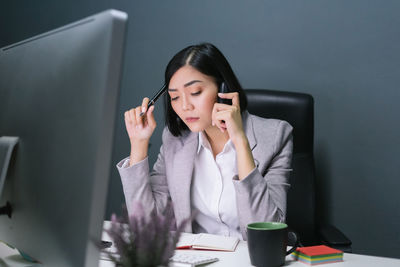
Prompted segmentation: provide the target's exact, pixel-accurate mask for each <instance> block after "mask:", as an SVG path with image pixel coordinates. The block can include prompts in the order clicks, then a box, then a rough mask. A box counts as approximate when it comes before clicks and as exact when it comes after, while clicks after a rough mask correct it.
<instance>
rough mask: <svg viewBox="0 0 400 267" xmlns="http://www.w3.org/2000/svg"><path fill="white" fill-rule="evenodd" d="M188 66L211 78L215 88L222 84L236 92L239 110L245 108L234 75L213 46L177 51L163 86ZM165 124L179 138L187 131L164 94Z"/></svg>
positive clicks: (245, 102) (169, 64) (245, 101)
mask: <svg viewBox="0 0 400 267" xmlns="http://www.w3.org/2000/svg"><path fill="white" fill-rule="evenodd" d="M185 65H190V66H191V67H193V68H195V69H196V70H198V71H200V72H201V73H203V74H205V75H208V76H210V77H213V78H214V79H215V82H216V83H217V86H218V88H219V86H220V85H221V83H222V82H224V83H225V85H226V86H227V87H228V91H229V92H238V93H239V101H240V110H241V111H242V112H243V111H244V110H246V108H247V98H246V95H245V93H244V91H243V88H242V86H241V85H240V83H239V81H238V79H237V78H236V75H235V74H234V73H233V70H232V68H231V66H230V65H229V63H228V61H227V60H226V58H225V56H224V55H223V54H222V53H221V51H219V50H218V48H216V47H215V46H214V45H212V44H210V43H201V44H198V45H191V46H188V47H186V48H184V49H183V50H181V51H179V52H178V53H177V54H176V55H175V56H174V57H173V58H172V59H171V60H170V62H169V63H168V65H167V68H166V69H165V84H166V85H167V86H168V85H169V82H170V80H171V77H172V76H173V75H174V74H175V72H177V71H178V70H179V69H180V68H182V67H183V66H185ZM164 107H165V124H166V125H167V127H168V129H169V131H170V132H171V133H172V134H173V135H174V136H180V135H181V134H182V133H183V132H184V131H187V130H189V128H188V127H187V126H186V124H185V123H184V122H183V121H182V120H181V119H180V118H179V117H178V115H177V114H176V113H175V111H174V110H173V109H172V106H171V98H170V96H169V94H164Z"/></svg>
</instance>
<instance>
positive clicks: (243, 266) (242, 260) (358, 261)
mask: <svg viewBox="0 0 400 267" xmlns="http://www.w3.org/2000/svg"><path fill="white" fill-rule="evenodd" d="M177 253H193V254H207V255H212V256H215V257H217V258H219V261H217V262H214V263H210V264H208V265H206V266H207V267H208V266H209V267H235V266H237V267H248V266H249V267H250V266H252V265H251V263H250V258H249V253H248V251H247V243H246V242H243V241H242V242H240V243H239V245H238V247H237V248H236V251H235V252H217V251H203V250H179V251H178V252H177ZM343 260H344V261H343V262H337V263H330V264H324V265H318V266H327V267H328V266H330V267H342V266H349V267H372V266H374V267H375V266H376V267H380V266H384V267H400V259H392V258H383V257H373V256H365V255H358V254H350V253H345V254H344V256H343ZM114 266H115V265H114V264H112V262H110V261H105V260H101V261H100V264H99V267H114ZM285 266H290V267H292V266H293V267H295V266H299V267H307V266H309V265H307V264H304V263H301V262H298V261H293V260H292V259H291V257H290V256H288V257H286V264H285Z"/></svg>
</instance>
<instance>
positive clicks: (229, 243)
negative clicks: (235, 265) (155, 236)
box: [176, 233, 239, 251]
mask: <svg viewBox="0 0 400 267" xmlns="http://www.w3.org/2000/svg"><path fill="white" fill-rule="evenodd" d="M238 243H239V238H237V237H233V236H221V235H213V234H205V233H201V234H189V233H182V234H181V237H180V238H179V241H178V243H177V244H176V248H177V249H203V250H219V251H235V249H236V246H237V244H238Z"/></svg>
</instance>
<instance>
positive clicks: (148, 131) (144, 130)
mask: <svg viewBox="0 0 400 267" xmlns="http://www.w3.org/2000/svg"><path fill="white" fill-rule="evenodd" d="M166 88H167V87H166V86H165V85H164V86H163V87H162V88H161V89H160V90H159V91H158V92H157V94H156V95H155V96H154V97H153V98H152V99H151V100H149V98H147V97H145V98H144V99H143V101H142V104H141V105H140V106H138V107H136V108H132V109H130V110H128V111H126V112H125V127H126V131H127V132H128V135H129V140H130V141H131V147H132V151H133V150H134V151H135V153H131V158H132V155H134V156H135V157H134V158H135V159H136V160H138V159H143V157H145V156H146V155H147V145H148V142H149V140H150V137H151V135H152V134H153V132H154V130H155V128H156V121H155V119H154V115H153V110H154V103H155V102H156V101H157V100H158V99H159V98H160V96H161V95H162V94H163V93H165V92H166ZM131 162H132V160H131Z"/></svg>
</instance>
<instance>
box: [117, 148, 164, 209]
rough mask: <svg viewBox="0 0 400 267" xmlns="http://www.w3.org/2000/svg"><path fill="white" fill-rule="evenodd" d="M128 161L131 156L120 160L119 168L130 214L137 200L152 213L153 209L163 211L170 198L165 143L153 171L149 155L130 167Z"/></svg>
mask: <svg viewBox="0 0 400 267" xmlns="http://www.w3.org/2000/svg"><path fill="white" fill-rule="evenodd" d="M126 161H129V158H126V159H124V160H122V161H120V162H119V163H118V164H117V169H118V171H119V174H120V176H121V181H122V188H123V191H124V196H125V202H126V206H127V210H128V215H129V216H131V215H132V213H133V209H134V207H135V205H134V203H135V202H140V203H141V204H142V206H143V208H144V210H145V211H146V212H149V213H150V212H151V211H152V210H153V209H156V210H157V212H162V211H163V210H164V209H165V207H166V205H167V202H168V200H169V198H170V195H169V190H168V184H167V179H166V171H165V164H164V163H165V161H164V145H162V146H161V148H160V153H159V154H158V157H157V161H156V163H155V164H154V167H153V170H152V171H151V172H150V170H149V160H148V157H146V158H145V159H144V160H142V161H141V162H138V163H136V164H134V165H132V166H130V167H129V166H128V167H126V166H125V165H127V164H126Z"/></svg>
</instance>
